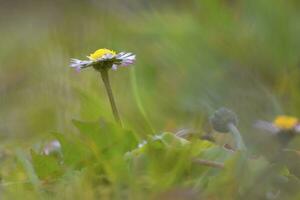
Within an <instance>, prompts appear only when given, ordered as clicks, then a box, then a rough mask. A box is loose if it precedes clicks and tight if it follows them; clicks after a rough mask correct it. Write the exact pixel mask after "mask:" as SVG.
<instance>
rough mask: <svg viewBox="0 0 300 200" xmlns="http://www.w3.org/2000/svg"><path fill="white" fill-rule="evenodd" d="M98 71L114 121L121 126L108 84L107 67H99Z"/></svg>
mask: <svg viewBox="0 0 300 200" xmlns="http://www.w3.org/2000/svg"><path fill="white" fill-rule="evenodd" d="M100 73H101V78H102V81H103V83H104V86H105V90H106V93H107V96H108V99H109V102H110V105H111V109H112V112H113V115H114V118H115V120H116V122H117V123H118V124H120V125H121V126H122V122H121V118H120V115H119V112H118V109H117V106H116V102H115V99H114V96H113V93H112V89H111V85H110V81H109V77H108V69H107V68H104V69H101V70H100Z"/></svg>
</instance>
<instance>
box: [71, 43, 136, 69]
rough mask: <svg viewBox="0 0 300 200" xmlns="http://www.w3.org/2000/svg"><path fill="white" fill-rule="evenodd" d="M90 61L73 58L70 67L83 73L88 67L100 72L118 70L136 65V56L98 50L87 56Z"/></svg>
mask: <svg viewBox="0 0 300 200" xmlns="http://www.w3.org/2000/svg"><path fill="white" fill-rule="evenodd" d="M87 58H88V60H79V59H75V58H72V59H71V63H70V66H71V67H72V68H75V69H76V71H81V70H82V69H84V68H87V67H94V69H96V70H98V71H100V70H101V69H103V68H107V69H110V68H111V69H113V70H117V69H118V67H127V66H129V65H131V64H133V63H134V61H135V55H134V54H133V53H127V52H120V53H116V52H115V51H113V50H109V49H105V48H104V49H98V50H96V51H95V52H94V53H91V54H90V55H89V56H87Z"/></svg>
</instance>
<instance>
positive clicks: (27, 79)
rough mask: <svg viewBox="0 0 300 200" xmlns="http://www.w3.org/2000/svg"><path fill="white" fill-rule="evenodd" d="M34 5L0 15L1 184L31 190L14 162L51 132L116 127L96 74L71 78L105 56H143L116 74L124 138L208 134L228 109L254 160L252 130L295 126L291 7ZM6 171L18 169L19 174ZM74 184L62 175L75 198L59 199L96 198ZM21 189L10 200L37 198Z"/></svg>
mask: <svg viewBox="0 0 300 200" xmlns="http://www.w3.org/2000/svg"><path fill="white" fill-rule="evenodd" d="M29 2H30V3H28V4H25V3H24V2H21V1H20V2H17V3H16V4H13V3H9V2H6V3H3V6H1V8H0V9H1V19H3V20H1V21H0V24H1V27H2V28H1V29H0V38H1V46H0V119H1V121H0V134H1V140H2V141H3V142H2V146H3V147H1V148H2V150H3V152H4V153H3V155H4V156H3V166H4V167H2V169H1V173H2V174H4V175H3V176H4V177H6V178H7V177H9V178H7V179H9V180H5V179H4V180H5V181H16V182H18V181H24V180H27V179H26V178H25V177H27V176H26V175H25V174H26V173H25V172H24V173H23V172H22V170H21V169H22V166H19V165H14V162H13V161H12V160H10V159H11V158H10V156H9V155H12V154H14V149H15V148H16V147H19V146H21V147H23V148H24V151H25V152H27V150H28V149H29V147H33V148H34V149H38V148H39V147H40V146H41V145H42V144H41V143H42V142H41V141H43V140H44V139H49V138H50V137H51V136H49V132H51V131H59V132H63V133H70V132H76V130H75V129H74V128H73V126H72V123H71V120H72V119H80V120H83V121H97V120H99V119H100V118H101V119H105V120H106V121H113V117H112V115H111V113H110V107H109V104H108V101H107V98H106V96H105V92H104V88H103V85H102V83H101V80H100V77H99V74H97V73H95V72H94V71H93V70H86V71H84V72H82V73H80V74H79V73H76V72H74V71H73V70H71V69H70V68H69V67H68V64H69V59H70V58H73V57H74V58H84V56H85V55H88V54H89V53H90V52H92V51H94V50H96V49H98V48H101V47H106V48H111V49H115V50H117V51H123V50H124V51H132V52H134V53H136V54H137V62H136V64H135V66H134V68H135V69H134V72H131V73H130V72H129V70H128V69H124V68H122V69H120V70H118V71H116V72H111V73H110V74H111V78H112V85H113V89H114V93H115V96H116V99H117V104H118V106H119V109H120V111H121V115H122V118H123V121H124V124H125V127H126V128H127V129H130V130H133V131H134V132H135V133H136V134H137V135H138V136H139V137H140V139H141V138H145V137H146V136H147V135H149V134H152V133H153V131H154V132H156V133H158V132H161V131H174V132H175V131H177V130H179V129H181V128H194V129H196V132H200V133H201V134H202V132H204V130H203V128H202V127H206V126H207V123H206V121H207V118H208V116H209V115H210V114H211V113H212V112H213V111H214V110H215V109H216V108H218V107H220V106H227V107H229V108H231V109H232V110H234V111H236V112H237V114H238V116H239V121H240V129H241V131H242V133H243V136H244V138H245V139H246V143H247V145H248V146H249V148H250V149H251V150H253V151H256V150H257V149H256V148H258V147H257V145H261V146H263V144H264V143H263V141H260V137H259V136H257V135H255V131H254V130H253V127H252V124H253V122H254V121H255V120H257V119H269V120H270V119H272V118H273V117H274V116H275V115H277V114H283V113H287V114H291V115H295V116H299V115H300V112H299V108H300V96H299V94H300V93H299V80H300V73H299V64H300V60H299V52H300V37H299V35H300V24H299V21H300V13H299V6H300V5H299V2H298V1H296V0H294V1H293V0H290V1H282V0H263V1H261V0H242V1H226V0H195V1H189V2H185V3H182V2H180V1H174V2H173V1H165V2H158V1H153V2H151V3H150V2H148V1H64V2H58V1H51V2H39V1H29ZM130 76H131V77H130ZM152 129H153V130H152ZM297 144H298V143H297V141H295V145H294V146H297ZM7 155H8V157H9V158H7V159H6V156H7ZM104 161H105V160H104ZM4 163H6V164H7V166H14V168H13V169H14V170H12V171H13V172H12V173H13V174H11V173H8V171H10V169H7V168H9V167H6V165H5V164H4ZM19 168H20V170H18V169H19ZM179 171H180V170H179ZM17 172H19V173H20V174H18V173H17ZM72 173H73V172H72ZM78 173H82V172H78ZM177 173H179V172H177V171H176V170H175V171H174V174H173V175H174V176H176V174H177ZM7 174H9V175H7ZM76 175H78V174H76ZM76 175H75V176H73V175H72V174H67V175H66V176H69V179H70V181H67V185H68V187H67V188H66V189H63V188H65V186H60V185H57V186H56V188H55V190H57V191H60V190H61V191H62V192H64V191H65V190H66V194H68V195H71V196H68V195H66V196H67V197H68V198H72V195H73V197H78V198H92V197H91V196H90V195H91V193H93V190H92V189H91V188H90V185H89V184H92V183H90V182H88V181H85V180H81V179H85V178H86V179H89V176H88V175H87V176H76ZM159 176H160V174H158V177H159ZM170 176H171V175H170ZM82 177H84V178H82ZM140 178H141V179H143V178H147V177H140ZM157 180H158V179H157ZM157 180H156V181H157ZM182 180H183V179H182ZM150 182H151V181H150ZM162 182H163V181H162ZM70 183H72V185H70ZM61 184H62V185H63V184H64V183H61ZM85 184H86V185H85ZM135 184H137V183H135ZM138 185H139V184H137V188H138ZM161 185H163V183H161ZM186 185H190V184H189V183H187V184H186ZM173 186H174V187H175V186H176V184H174V185H172V184H170V185H167V186H166V187H165V188H162V189H161V190H165V189H166V190H167V189H168V187H170V188H171V187H173ZM18 187H20V191H19V190H18V192H16V194H13V193H12V195H16V196H15V198H20V197H23V196H24V197H27V198H28V199H31V198H33V197H31V196H30V195H31V194H30V193H28V194H27V193H26V189H27V187H28V188H29V189H30V187H31V186H28V185H24V184H20V186H18ZM116 187H123V186H116ZM139 187H143V186H139ZM76 188H78V189H76ZM14 189H15V188H14ZM23 189H25V190H23ZM114 189H115V188H111V187H109V186H107V188H105V187H103V188H102V189H101V192H103V193H105V192H107V193H110V192H111V191H110V190H114ZM143 189H145V188H143ZM156 189H157V191H159V188H156ZM79 190H84V191H86V192H85V193H84V194H80V191H79ZM106 190H107V191H106ZM116 190H117V189H116ZM136 190H138V189H136ZM146 190H151V189H149V188H146ZM141 191H143V190H141ZM23 192H24V194H23ZM73 192H74V194H73ZM135 192H136V193H137V194H139V192H138V191H135ZM69 193H70V194H69ZM32 195H34V194H32ZM77 195H79V196H77ZM81 195H83V196H81ZM85 195H86V196H85ZM140 195H142V194H140ZM11 198H14V197H11ZM36 198H39V197H38V196H37V197H36ZM116 198H118V197H116ZM119 198H121V197H119ZM140 198H141V197H140ZM140 198H137V199H140ZM295 199H297V198H295Z"/></svg>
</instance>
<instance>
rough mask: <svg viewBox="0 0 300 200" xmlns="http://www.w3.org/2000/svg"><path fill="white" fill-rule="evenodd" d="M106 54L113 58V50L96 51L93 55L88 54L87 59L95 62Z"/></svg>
mask: <svg viewBox="0 0 300 200" xmlns="http://www.w3.org/2000/svg"><path fill="white" fill-rule="evenodd" d="M106 54H111V55H113V56H114V55H116V52H114V51H113V50H109V49H98V50H97V51H95V52H94V53H92V54H90V55H89V56H88V58H89V59H91V60H97V59H99V58H101V57H102V56H104V55H106Z"/></svg>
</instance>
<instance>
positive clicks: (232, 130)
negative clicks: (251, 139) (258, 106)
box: [228, 123, 246, 150]
mask: <svg viewBox="0 0 300 200" xmlns="http://www.w3.org/2000/svg"><path fill="white" fill-rule="evenodd" d="M228 129H229V130H230V133H231V134H232V136H233V138H234V140H235V142H236V147H237V149H238V150H246V145H245V143H244V141H243V138H242V136H241V134H240V132H239V130H238V129H237V128H236V127H235V125H234V124H232V123H229V124H228Z"/></svg>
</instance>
